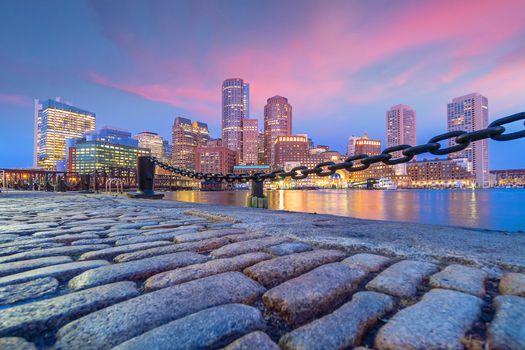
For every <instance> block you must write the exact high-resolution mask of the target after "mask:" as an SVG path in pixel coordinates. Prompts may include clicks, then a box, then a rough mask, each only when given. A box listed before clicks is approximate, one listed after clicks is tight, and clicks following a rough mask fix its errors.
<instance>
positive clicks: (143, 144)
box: [133, 131, 164, 159]
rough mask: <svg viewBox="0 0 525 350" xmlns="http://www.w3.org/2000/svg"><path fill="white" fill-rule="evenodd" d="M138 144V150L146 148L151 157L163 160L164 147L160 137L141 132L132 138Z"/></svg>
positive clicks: (155, 134)
mask: <svg viewBox="0 0 525 350" xmlns="http://www.w3.org/2000/svg"><path fill="white" fill-rule="evenodd" d="M133 138H134V139H135V140H137V141H138V142H139V147H140V148H147V149H149V150H150V151H151V155H152V156H153V157H155V158H157V159H163V158H164V145H163V143H162V137H161V136H160V135H159V134H157V133H155V132H151V131H143V132H141V133H138V134H136V135H135V136H133Z"/></svg>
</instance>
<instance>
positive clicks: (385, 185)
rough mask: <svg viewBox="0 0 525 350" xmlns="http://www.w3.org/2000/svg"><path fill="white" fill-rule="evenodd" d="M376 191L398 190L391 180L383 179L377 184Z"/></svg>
mask: <svg viewBox="0 0 525 350" xmlns="http://www.w3.org/2000/svg"><path fill="white" fill-rule="evenodd" d="M374 189H376V190H397V185H396V184H395V183H393V182H392V180H391V179H389V178H385V177H382V178H380V179H379V180H378V181H377V182H376V183H375V184H374Z"/></svg>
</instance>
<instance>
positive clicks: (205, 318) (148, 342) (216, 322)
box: [114, 304, 266, 350]
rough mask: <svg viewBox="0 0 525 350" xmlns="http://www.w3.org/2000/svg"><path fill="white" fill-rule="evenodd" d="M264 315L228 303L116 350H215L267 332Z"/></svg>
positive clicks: (167, 326) (149, 332)
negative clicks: (249, 336) (232, 342)
mask: <svg viewBox="0 0 525 350" xmlns="http://www.w3.org/2000/svg"><path fill="white" fill-rule="evenodd" d="M265 328H266V325H265V323H264V319H263V317H262V315H261V312H260V311H259V310H257V309H256V308H254V307H251V306H247V305H242V304H226V305H221V306H216V307H212V308H209V309H206V310H202V311H199V312H197V313H194V314H192V315H189V316H186V317H183V318H181V319H178V320H175V321H172V322H170V323H168V324H165V325H163V326H160V327H157V328H154V329H152V330H150V331H148V332H146V333H144V334H142V335H139V336H138V337H135V338H133V339H130V340H128V341H126V342H124V343H122V344H120V345H118V346H116V347H115V348H114V349H115V350H142V349H156V350H163V349H165V350H183V349H184V350H185V349H214V348H217V347H219V346H224V345H226V344H228V343H230V342H231V341H232V340H234V339H236V338H238V337H241V336H243V335H245V334H247V333H250V332H253V331H257V330H264V329H265Z"/></svg>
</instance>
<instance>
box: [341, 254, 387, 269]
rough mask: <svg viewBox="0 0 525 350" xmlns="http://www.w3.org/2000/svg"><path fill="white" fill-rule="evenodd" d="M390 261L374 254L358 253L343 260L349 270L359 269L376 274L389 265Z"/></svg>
mask: <svg viewBox="0 0 525 350" xmlns="http://www.w3.org/2000/svg"><path fill="white" fill-rule="evenodd" d="M391 261H392V259H390V258H388V257H386V256H382V255H376V254H370V253H360V254H355V255H352V256H351V257H348V258H346V259H345V260H343V263H345V264H347V265H348V266H350V267H351V268H354V269H360V270H363V271H365V272H378V271H380V270H381V269H382V268H383V267H385V266H386V265H388V264H390V262H391Z"/></svg>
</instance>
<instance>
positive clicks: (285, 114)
mask: <svg viewBox="0 0 525 350" xmlns="http://www.w3.org/2000/svg"><path fill="white" fill-rule="evenodd" d="M290 135H292V105H290V104H289V103H288V99H287V98H286V97H282V96H278V95H277V96H274V97H270V98H269V99H268V100H267V103H266V106H264V148H265V150H264V154H265V156H266V161H267V163H268V164H270V165H271V166H274V165H275V159H274V156H273V153H274V152H273V146H274V144H275V140H276V139H277V137H279V136H290Z"/></svg>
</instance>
